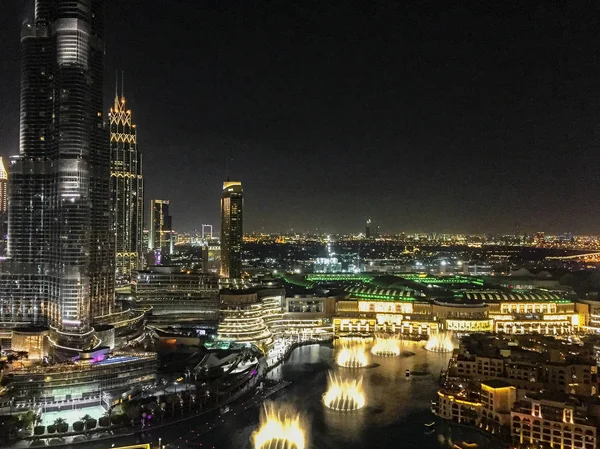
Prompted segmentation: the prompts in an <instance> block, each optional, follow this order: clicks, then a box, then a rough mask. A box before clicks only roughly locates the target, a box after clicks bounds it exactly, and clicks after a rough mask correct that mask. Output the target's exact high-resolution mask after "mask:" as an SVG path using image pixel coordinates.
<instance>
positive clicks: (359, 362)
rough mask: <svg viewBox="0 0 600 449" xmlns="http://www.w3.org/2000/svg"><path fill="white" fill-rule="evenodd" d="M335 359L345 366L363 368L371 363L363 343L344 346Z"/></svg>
mask: <svg viewBox="0 0 600 449" xmlns="http://www.w3.org/2000/svg"><path fill="white" fill-rule="evenodd" d="M335 361H336V363H337V364H338V365H339V366H343V367H344V368H363V367H365V366H367V365H368V363H369V361H368V359H367V352H366V350H365V347H364V346H362V345H360V346H350V347H346V348H342V349H341V350H340V352H338V355H337V357H336V359H335Z"/></svg>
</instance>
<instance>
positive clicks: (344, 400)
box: [323, 373, 365, 412]
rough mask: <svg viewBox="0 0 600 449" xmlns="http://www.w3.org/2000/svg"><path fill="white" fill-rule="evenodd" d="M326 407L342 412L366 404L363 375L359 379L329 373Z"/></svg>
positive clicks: (324, 400) (325, 395)
mask: <svg viewBox="0 0 600 449" xmlns="http://www.w3.org/2000/svg"><path fill="white" fill-rule="evenodd" d="M323 403H324V404H325V406H326V407H328V408H330V409H333V410H338V411H342V412H349V411H353V410H358V409H359V408H363V407H364V406H365V394H364V391H363V388H362V377H361V378H360V379H358V380H342V379H340V378H338V377H335V376H333V375H332V374H331V373H329V381H328V388H327V392H326V393H325V394H324V395H323Z"/></svg>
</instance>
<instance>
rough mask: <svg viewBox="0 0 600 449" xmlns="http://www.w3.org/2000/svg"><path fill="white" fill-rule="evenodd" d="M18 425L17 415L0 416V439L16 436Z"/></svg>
mask: <svg viewBox="0 0 600 449" xmlns="http://www.w3.org/2000/svg"><path fill="white" fill-rule="evenodd" d="M19 426H20V423H19V418H18V417H17V416H9V415H4V416H0V441H10V440H13V439H14V438H16V437H17V432H18V430H19Z"/></svg>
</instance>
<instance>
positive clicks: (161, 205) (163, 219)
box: [148, 200, 175, 265]
mask: <svg viewBox="0 0 600 449" xmlns="http://www.w3.org/2000/svg"><path fill="white" fill-rule="evenodd" d="M174 243H175V241H174V235H173V220H172V218H171V215H169V200H151V201H150V232H149V235H148V250H149V251H152V252H153V253H154V263H156V264H157V265H160V264H161V263H162V261H163V259H164V256H166V255H171V254H173V245H174Z"/></svg>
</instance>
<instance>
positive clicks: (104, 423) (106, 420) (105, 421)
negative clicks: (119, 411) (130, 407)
mask: <svg viewBox="0 0 600 449" xmlns="http://www.w3.org/2000/svg"><path fill="white" fill-rule="evenodd" d="M98 424H100V427H108V426H110V417H109V416H108V414H106V415H104V416H101V417H100V419H99V420H98Z"/></svg>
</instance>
